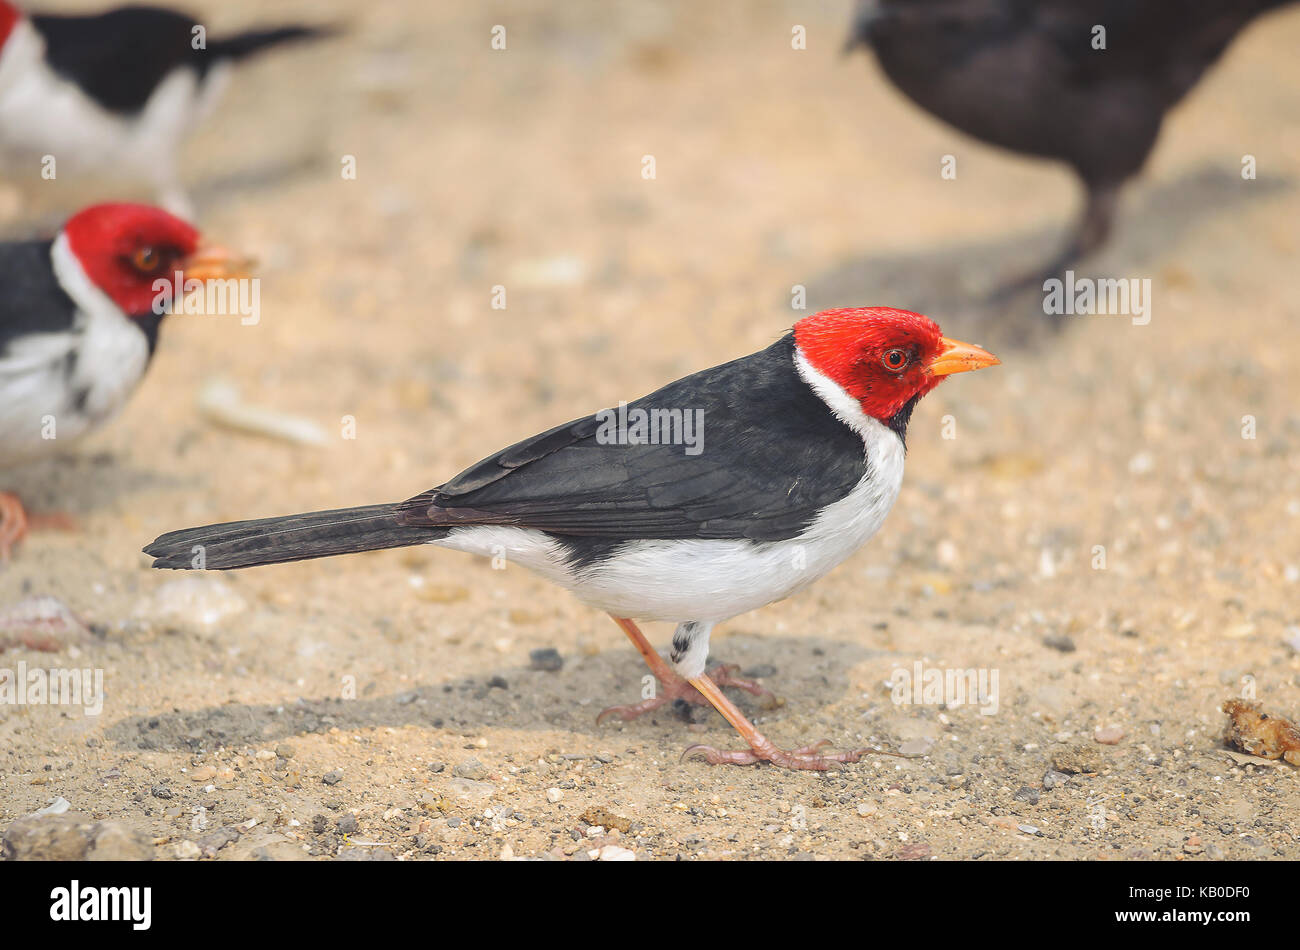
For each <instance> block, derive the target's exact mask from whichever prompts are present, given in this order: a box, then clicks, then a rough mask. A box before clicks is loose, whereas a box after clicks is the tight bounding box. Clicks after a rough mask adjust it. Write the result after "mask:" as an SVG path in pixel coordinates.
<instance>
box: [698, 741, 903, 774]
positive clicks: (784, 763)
mask: <svg viewBox="0 0 1300 950" xmlns="http://www.w3.org/2000/svg"><path fill="white" fill-rule="evenodd" d="M829 744H830V740H828V739H822V740H821V741H820V742H814V743H813V744H812V745H806V746H800V747H799V748H798V749H791V750H790V751H788V752H787V751H785V750H784V749H778V748H777V747H776V746H774V745H772V744H771V743H766V744H759V745H755V746H753V747H751V748H749V749H746V750H743V751H738V752H733V751H728V750H723V749H715V748H713V746H707V745H699V744H696V745H693V746H690V747H689V748H687V749H686V750H685V751H684V752H683V753H682V761H683V762H685V761H686V760H687V759H702V760H704V761H705V762H708V763H709V764H710V765H757V764H758V763H760V762H770V763H771V764H772V765H775V766H778V767H780V768H783V769H802V770H809V771H815V772H825V771H827V770H829V769H838V768H841V767H843V766H844V765H846V764H848V763H851V762H857V761H858V760H859V759H861V758H862V757H863V756H864V755H870V754H872V753H880V752H881V750H879V749H853V750H852V751H849V752H829V753H826V754H822V752H821V750H822V749H823V748H825V747H826V746H827V745H829ZM884 754H888V753H884Z"/></svg>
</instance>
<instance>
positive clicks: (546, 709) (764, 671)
mask: <svg viewBox="0 0 1300 950" xmlns="http://www.w3.org/2000/svg"><path fill="white" fill-rule="evenodd" d="M720 646H721V650H720V651H719V654H720V655H719V657H715V658H713V659H711V661H710V662H713V661H714V660H719V661H723V662H735V663H739V664H740V665H741V672H742V675H744V674H745V673H748V674H749V675H751V676H762V678H763V681H764V684H765V685H766V686H767V687H768V688H769V689H771V690H773V691H775V692H777V693H779V694H780V695H782V696H783V697H784V698H787V699H788V702H789V706H787V707H786V708H787V709H788V710H789V711H791V712H795V711H798V712H812V711H814V710H815V709H816V708H817V706H818V705H819V703H820V702H821V701H823V700H825V699H826V698H827V697H834V698H839V697H841V696H842V695H843V694H844V693H845V692H846V691H847V690H848V689H849V681H848V678H847V676H845V674H844V672H843V671H844V670H847V669H849V668H851V667H852V666H853V665H854V664H856V663H859V662H861V661H862V660H864V659H867V658H869V657H880V656H891V655H894V652H893V651H888V650H879V649H872V648H871V647H869V646H865V645H863V644H860V643H855V642H846V641H840V640H828V639H823V638H816V637H813V638H806V637H800V638H793V637H758V636H754V637H749V636H744V635H739V636H733V637H728V638H727V639H726V641H725V642H724V643H723V644H720ZM751 657H752V665H751V664H750V663H747V662H746V661H747V660H750V659H751ZM773 657H778V658H780V657H785V658H788V659H789V661H790V662H789V669H780V668H775V667H772V666H770V665H769V664H768V662H766V661H769V660H770V659H771V658H773ZM645 675H647V671H646V669H645V667H644V666H642V665H641V664H640V660H639V658H638V657H637V656H636V654H635V653H633V652H632V651H630V650H608V651H606V652H604V653H601V654H599V655H597V656H594V657H583V658H581V661H580V662H578V663H576V664H567V665H566V666H565V667H564V668H563V669H561V670H559V671H555V672H547V671H541V670H534V669H531V668H528V667H514V668H510V669H497V670H495V671H494V672H492V673H490V674H485V675H478V676H469V677H462V678H460V679H456V680H452V681H448V682H446V683H439V684H426V685H418V686H412V687H411V688H410V689H407V690H403V691H402V692H399V693H391V694H388V695H382V696H372V695H368V693H369V692H371V691H372V690H370V689H368V688H367V686H366V684H364V683H358V684H357V693H358V696H357V698H355V699H351V698H343V697H342V696H336V697H316V698H306V697H296V698H289V697H286V698H285V700H284V701H283V702H280V703H257V704H250V703H223V704H222V705H218V706H208V707H199V708H194V709H173V710H171V711H170V712H157V713H145V714H143V715H138V716H130V717H128V718H126V719H122V720H119V721H117V722H115V723H113V725H111V726H110V727H109V728H108V729H107V730H106V731H105V733H104V735H105V738H107V739H109V740H111V741H113V742H115V743H118V744H120V745H122V746H127V747H134V748H140V749H147V750H153V751H162V752H178V751H184V752H197V751H200V750H204V751H211V750H213V749H218V748H222V747H241V746H255V745H264V744H266V743H268V742H274V741H276V740H279V739H285V738H289V737H291V736H298V735H303V734H313V733H325V732H328V731H329V730H330V729H334V728H337V729H339V730H341V731H349V730H359V729H374V728H383V727H399V726H419V727H425V728H430V729H438V730H450V731H451V732H453V733H454V734H458V735H472V734H475V733H478V732H481V731H483V730H485V729H490V728H511V729H541V730H550V729H556V730H563V731H567V732H572V733H575V734H578V735H581V736H590V737H597V738H599V737H606V736H615V735H617V734H618V733H619V731H620V725H619V724H618V720H615V721H614V722H606V723H605V724H603V725H597V723H596V716H597V714H598V713H599V712H600V711H601V709H602V708H604V707H605V706H607V705H614V704H619V703H633V702H636V701H637V700H638V699H639V698H640V690H641V685H642V677H643V676H645ZM595 684H598V686H596V688H597V690H598V693H597V695H598V697H599V700H595V699H591V697H590V696H589V691H590V690H592V688H593V685H595ZM728 692H729V693H730V694H731V695H732V696H733V697H734V698H735V699H736V701H737V703H738V704H739V705H740V706H741V707H742V708H744V709H746V711H747V712H749V713H752V714H759V713H761V712H762V710H763V708H764V707H763V706H762V705H761V703H760V700H758V699H756V698H754V697H751V696H750V695H749V694H747V693H744V692H741V691H740V690H735V689H733V690H729V691H728ZM687 715H689V709H688V708H685V707H684V704H679V705H678V706H677V708H674V706H672V705H669V704H665V705H664V706H662V707H660V708H659V709H657V710H655V711H654V712H652V713H650V714H647V715H645V716H643V717H642V718H641V719H639V720H636V721H635V722H633V723H630V724H628V726H627V728H637V727H639V726H645V727H653V726H655V725H658V726H664V725H665V724H667V723H670V722H673V721H680V719H681V718H682V717H683V716H687ZM718 722H719V723H721V720H720V719H719V720H718Z"/></svg>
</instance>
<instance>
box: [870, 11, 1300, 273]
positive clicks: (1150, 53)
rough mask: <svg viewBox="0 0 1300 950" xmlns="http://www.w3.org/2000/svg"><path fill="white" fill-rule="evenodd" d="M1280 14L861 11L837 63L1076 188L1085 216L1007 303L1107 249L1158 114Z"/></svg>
mask: <svg viewBox="0 0 1300 950" xmlns="http://www.w3.org/2000/svg"><path fill="white" fill-rule="evenodd" d="M1289 2H1293V0H1232V2H1230V3H1229V2H1224V0H1182V2H1180V3H1176V4H1172V3H1169V2H1167V0H861V2H860V3H859V4H858V7H857V10H856V13H855V16H854V20H853V26H852V30H851V33H850V36H849V40H848V43H847V45H846V50H852V49H854V48H855V47H857V46H859V45H861V46H864V47H867V48H869V49H871V50H873V51H874V52H875V54H876V58H877V59H878V60H879V62H880V65H881V68H882V69H883V70H884V72H885V75H887V76H888V77H889V79H890V81H892V82H893V83H894V85H895V86H897V87H898V89H899V90H900V91H901V92H902V93H903V94H904V95H906V96H907V97H908V98H909V99H911V100H912V101H913V102H915V103H916V104H917V105H919V106H921V107H922V108H923V109H925V110H926V111H927V112H929V113H931V114H932V115H934V116H936V117H938V118H940V119H942V120H944V121H945V122H947V123H949V124H950V125H953V126H955V127H956V128H958V129H960V130H961V131H963V132H965V133H967V134H968V135H973V136H975V137H976V138H978V139H980V140H982V141H984V142H988V143H989V144H991V145H998V146H1001V147H1002V148H1006V149H1011V150H1012V151H1015V152H1022V153H1024V154H1027V155H1036V156H1039V157H1042V158H1054V159H1058V160H1060V161H1063V162H1065V163H1067V164H1068V165H1069V166H1070V167H1071V168H1073V169H1074V170H1075V172H1076V173H1077V174H1078V175H1079V177H1080V178H1081V179H1082V180H1083V185H1084V188H1085V190H1086V203H1085V206H1084V211H1083V216H1082V219H1081V220H1080V221H1079V224H1078V225H1077V226H1076V228H1075V229H1074V232H1073V234H1072V235H1071V237H1070V239H1069V241H1068V242H1067V243H1066V246H1065V248H1064V249H1063V250H1062V251H1061V253H1060V254H1058V255H1057V256H1056V258H1054V259H1053V260H1052V262H1051V264H1050V265H1049V266H1048V267H1047V268H1046V269H1045V270H1044V271H1043V272H1042V273H1041V274H1035V275H1033V276H1031V277H1027V278H1025V279H1024V280H1020V281H1015V282H1014V283H1013V284H1011V285H1010V286H1009V287H1007V288H1004V290H1007V291H1010V290H1018V289H1021V288H1024V287H1028V286H1031V285H1033V284H1037V283H1040V282H1041V281H1042V280H1044V279H1045V278H1047V277H1050V276H1055V275H1056V274H1058V273H1059V272H1060V271H1061V270H1063V269H1064V268H1065V267H1066V266H1067V265H1069V264H1071V263H1073V262H1074V261H1076V260H1078V259H1080V258H1082V257H1084V256H1086V255H1088V254H1090V253H1091V252H1093V251H1095V250H1097V249H1098V248H1100V247H1101V246H1102V245H1103V244H1104V243H1105V242H1106V239H1107V238H1108V237H1109V235H1110V231H1111V224H1112V221H1113V218H1114V215H1115V205H1116V200H1117V198H1118V195H1119V191H1120V188H1121V187H1122V186H1123V184H1124V183H1125V182H1126V181H1128V179H1130V178H1132V177H1133V176H1134V175H1136V174H1137V173H1138V171H1140V170H1141V168H1142V166H1143V165H1144V164H1145V163H1146V160H1147V156H1148V155H1150V154H1151V149H1152V148H1153V147H1154V146H1155V143H1156V139H1157V137H1158V136H1159V134H1160V125H1161V123H1162V122H1163V121H1164V117H1165V114H1166V113H1167V112H1168V111H1169V110H1170V109H1171V108H1172V107H1173V106H1174V105H1176V104H1177V103H1178V102H1179V100H1181V99H1182V98H1183V96H1185V95H1186V94H1187V93H1188V91H1189V90H1190V89H1191V88H1192V87H1193V86H1195V85H1196V83H1197V82H1198V81H1199V80H1200V78H1201V77H1202V76H1203V75H1204V74H1205V72H1206V70H1207V69H1209V68H1210V67H1211V66H1212V65H1213V64H1214V62H1215V61H1216V60H1217V59H1218V58H1219V57H1220V56H1221V55H1222V54H1223V51H1224V50H1225V49H1227V47H1228V45H1229V44H1230V43H1231V42H1232V40H1233V38H1234V37H1235V36H1236V35H1237V34H1238V33H1240V32H1241V30H1242V29H1243V28H1244V27H1245V26H1246V25H1247V24H1248V23H1250V22H1251V21H1252V20H1254V19H1255V18H1256V17H1257V16H1259V15H1260V14H1262V13H1265V12H1267V11H1268V10H1271V9H1273V8H1276V7H1280V6H1283V5H1285V4H1286V3H1289ZM1098 27H1100V28H1103V29H1104V48H1101V43H1102V41H1103V37H1102V34H1100V33H1099V32H1098V29H1097V28H1098Z"/></svg>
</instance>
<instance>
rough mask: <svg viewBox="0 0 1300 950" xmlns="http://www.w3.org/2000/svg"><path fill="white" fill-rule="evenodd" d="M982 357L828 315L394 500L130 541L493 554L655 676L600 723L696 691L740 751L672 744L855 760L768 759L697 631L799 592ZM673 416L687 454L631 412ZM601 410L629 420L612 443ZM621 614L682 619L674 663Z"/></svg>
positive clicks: (212, 547) (241, 559)
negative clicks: (687, 425)
mask: <svg viewBox="0 0 1300 950" xmlns="http://www.w3.org/2000/svg"><path fill="white" fill-rule="evenodd" d="M997 362H998V360H997V358H996V357H994V356H993V355H992V354H990V353H987V352H985V351H984V350H982V349H980V348H979V347H977V346H971V345H969V344H966V343H961V342H958V341H956V340H949V339H946V338H945V337H944V336H943V335H942V334H941V333H940V331H939V327H938V326H937V325H936V324H935V323H934V321H932V320H930V319H929V318H927V317H924V316H922V315H920V314H917V313H910V312H908V311H905V310H894V309H890V308H887V307H869V308H861V309H851V310H828V311H825V312H823V313H819V314H816V315H815V316H810V317H806V318H804V319H803V320H800V321H799V322H798V324H796V325H795V328H794V330H793V332H791V333H788V334H786V335H785V336H784V337H782V338H781V339H780V340H778V341H777V342H775V343H773V344H772V345H771V346H769V347H767V348H766V349H764V350H760V351H759V352H757V353H754V354H752V355H750V356H746V357H743V358H741V359H738V360H734V361H732V362H730V363H724V364H722V365H721V366H715V367H713V368H712V369H706V370H703V371H702V372H699V373H695V374H694V375H692V376H687V377H685V378H684V379H679V380H677V381H676V382H674V383H670V384H668V385H667V386H665V387H663V388H662V389H659V390H657V391H656V392H653V393H651V394H650V395H648V396H645V397H644V398H642V399H639V400H636V401H635V402H632V403H629V404H627V405H626V407H620V410H618V411H617V412H615V411H614V410H605V411H602V412H600V413H596V414H594V415H590V416H586V417H584V418H581V419H577V420H575V421H573V422H567V423H565V424H564V425H561V426H557V427H556V428H554V429H550V430H548V431H546V432H543V433H541V434H540V435H536V436H534V437H532V438H531V439H525V440H524V441H522V442H519V443H517V444H515V445H512V446H511V447H509V448H507V449H504V450H503V451H501V452H498V453H496V454H495V455H492V456H489V457H488V458H486V459H484V460H483V461H481V462H479V463H478V464H476V465H472V466H470V467H469V468H468V469H466V470H465V471H463V472H461V473H460V474H459V475H457V476H456V477H455V478H453V479H452V480H451V481H449V482H446V483H444V484H443V485H441V486H439V487H438V488H434V489H431V490H429V491H426V492H424V493H422V494H419V495H416V496H415V497H413V498H410V499H408V500H406V501H402V502H397V503H395V504H386V505H370V506H367V507H363V508H345V509H341V510H336V511H321V512H313V513H310V514H299V515H289V516H286V517H281V518H266V519H262V520H258V521H240V522H235V523H232V524H221V525H209V526H207V527H203V528H189V529H186V530H183V531H173V532H171V533H170V534H165V535H163V536H162V537H160V538H158V539H157V540H156V541H154V542H153V543H152V544H150V545H149V546H148V547H146V548H145V549H144V550H145V553H146V554H149V555H152V556H153V557H154V558H156V560H155V561H154V565H153V566H154V567H161V568H180V569H190V568H206V569H220V570H226V569H230V568H240V567H252V566H254V565H259V564H274V563H278V562H282V561H297V560H302V559H305V558H316V557H327V556H329V555H334V554H348V553H351V552H355V551H371V550H376V549H380V548H394V547H401V546H404V545H414V544H436V545H439V546H441V547H445V548H452V549H454V550H458V551H467V552H470V553H474V554H480V555H486V556H489V557H495V556H500V555H502V554H504V556H505V557H506V558H507V559H508V560H510V561H513V562H514V563H517V564H521V565H523V566H524V567H527V568H529V569H531V570H533V571H535V572H537V573H538V574H540V575H541V576H542V577H544V578H546V579H547V580H550V581H552V582H554V583H556V584H558V585H560V586H561V587H564V588H566V589H568V590H570V591H572V592H573V593H574V594H575V595H576V596H577V597H578V599H579V600H581V601H583V602H584V603H586V604H588V605H590V606H592V607H595V608H597V609H598V610H603V611H606V612H608V613H609V614H610V615H611V616H612V617H613V618H614V619H615V621H616V622H617V623H618V625H619V626H620V627H621V628H622V629H623V631H624V632H625V633H626V634H627V635H628V636H629V637H630V638H631V640H632V642H633V644H634V645H635V646H636V648H637V650H638V651H639V652H640V653H641V655H642V656H643V657H644V658H645V660H646V662H647V664H649V666H650V669H651V671H652V672H653V673H654V674H655V676H656V677H657V678H658V679H659V681H660V683H661V684H662V687H663V688H662V691H661V693H660V695H659V696H658V697H657V698H656V699H654V700H651V701H649V702H647V703H641V704H637V705H636V706H626V707H616V708H614V709H611V710H607V711H606V712H608V713H613V714H618V715H621V716H623V717H624V718H631V717H633V716H635V715H638V714H640V713H641V712H644V711H645V710H646V709H649V708H653V707H654V706H657V705H660V704H661V703H663V702H665V701H667V700H668V699H669V698H675V697H682V698H686V699H694V700H695V701H700V697H701V696H702V697H703V699H706V700H707V701H708V702H709V703H711V704H712V705H713V706H714V707H716V708H717V710H718V711H719V712H720V713H721V714H722V715H723V716H724V717H725V718H726V719H727V721H728V722H730V723H731V724H732V725H733V726H734V727H735V728H736V730H737V731H738V732H739V733H740V734H741V735H742V736H743V737H744V738H745V740H746V742H748V744H749V748H748V749H747V750H745V751H742V752H723V751H719V750H717V749H712V748H708V747H704V746H693V747H692V748H691V749H689V750H688V752H690V753H693V754H697V755H699V756H702V757H703V758H705V759H707V760H708V761H709V762H713V763H722V762H730V763H736V764H752V763H755V762H758V761H766V762H771V763H773V764H776V765H780V766H784V767H786V768H797V769H826V768H828V767H830V766H831V765H832V764H833V763H837V762H852V761H856V760H857V759H858V758H859V757H860V756H861V755H863V754H864V753H865V752H866V751H867V750H856V751H852V752H842V753H836V754H833V753H823V752H821V751H820V745H818V746H806V747H803V748H799V749H795V750H794V751H784V750H782V749H780V748H778V747H777V746H776V745H774V744H773V743H772V742H771V741H770V740H769V739H767V738H766V737H765V736H763V735H762V734H761V733H760V732H759V731H758V730H757V729H755V728H754V726H753V725H752V724H751V723H750V722H749V721H748V720H746V718H745V717H744V715H743V714H742V713H741V711H740V710H739V709H738V708H737V707H736V706H735V705H734V704H732V702H731V701H730V700H729V699H728V698H727V697H726V696H725V695H723V693H722V691H721V689H719V686H720V685H737V686H741V687H743V688H747V689H750V691H761V690H760V689H759V687H757V686H755V684H752V683H747V682H745V681H743V680H735V679H733V678H732V677H731V676H730V675H729V671H725V670H724V671H722V672H721V673H718V674H715V675H714V676H713V678H710V675H709V674H706V673H705V660H706V658H707V656H708V652H709V633H710V631H711V630H712V629H713V627H714V626H715V625H716V624H718V623H720V622H722V621H724V620H728V619H730V618H732V617H736V616H738V615H740V614H743V613H745V612H747V611H750V610H754V609H755V608H758V607H762V606H763V605H765V604H770V603H772V602H773V601H777V600H781V599H783V598H786V597H789V596H790V595H791V594H794V593H795V592H797V591H799V590H802V589H803V588H805V587H807V586H808V585H809V584H811V583H812V582H813V581H815V580H817V579H818V578H819V577H821V576H823V575H824V574H826V573H827V572H828V571H830V570H831V569H832V568H834V567H835V566H836V565H837V564H839V563H840V562H841V561H843V560H844V559H845V558H847V557H848V556H849V555H850V554H852V553H853V552H854V551H856V550H857V549H858V548H859V547H860V546H861V545H862V544H863V543H864V542H866V540H867V539H868V538H870V537H871V536H872V535H873V534H875V533H876V530H877V529H878V528H879V527H880V525H881V523H882V522H883V521H884V520H885V516H886V515H887V514H888V513H889V509H890V508H891V507H893V504H894V501H895V499H897V497H898V491H899V487H900V486H901V484H902V480H903V455H904V437H905V434H906V431H907V423H908V420H909V419H910V417H911V415H912V410H913V408H915V406H916V404H917V402H918V401H919V400H920V399H921V397H922V396H924V395H925V394H926V393H928V392H929V391H930V390H932V389H933V388H934V387H935V386H937V385H939V383H940V382H942V381H943V380H944V379H945V378H946V377H947V376H949V375H951V374H953V373H960V372H965V371H967V370H973V369H979V368H980V367H984V366H990V365H993V364H995V363H997ZM641 413H644V415H641ZM656 413H658V415H657V416H656V415H655V414H656ZM686 413H691V414H693V415H692V418H695V419H698V420H699V424H700V429H699V431H698V433H696V434H697V435H702V436H703V438H702V439H697V440H696V441H694V442H693V443H692V444H691V445H689V446H684V445H682V444H672V441H673V440H672V439H668V440H665V439H662V438H657V437H656V434H655V432H654V431H653V430H646V431H640V430H637V431H634V429H635V422H636V420H637V419H642V420H644V419H646V418H651V419H653V418H659V419H660V420H663V419H673V418H682V417H683V416H684V414H686ZM674 414H675V415H674ZM615 416H617V417H618V418H619V419H620V420H627V421H628V422H629V424H628V425H627V426H624V427H623V430H624V431H623V434H622V436H620V435H619V433H618V432H617V431H615V430H616V429H617V427H616V426H613V425H611V421H612V419H613V418H614V417H615ZM662 431H663V430H662V429H661V430H660V432H662ZM674 431H675V430H674ZM635 620H657V621H671V622H673V623H676V624H677V625H678V626H677V629H676V632H675V633H674V635H673V639H672V651H671V661H672V662H671V666H670V665H669V664H668V663H666V662H665V661H664V660H663V659H662V658H661V657H660V656H659V654H658V653H656V652H655V650H654V648H653V647H651V646H650V644H649V643H648V642H647V641H646V639H645V637H644V636H643V635H642V633H641V631H640V630H639V629H638V628H637V626H636V623H635Z"/></svg>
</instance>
